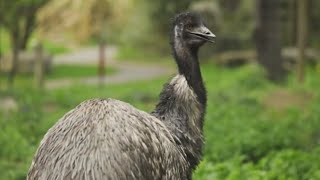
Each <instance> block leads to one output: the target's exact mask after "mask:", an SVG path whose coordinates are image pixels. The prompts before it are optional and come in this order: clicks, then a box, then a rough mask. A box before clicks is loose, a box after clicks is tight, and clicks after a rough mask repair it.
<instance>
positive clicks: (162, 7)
mask: <svg viewBox="0 0 320 180" xmlns="http://www.w3.org/2000/svg"><path fill="white" fill-rule="evenodd" d="M191 2H192V0H184V1H171V0H161V1H152V2H151V1H147V3H150V8H151V17H152V19H153V20H154V21H153V22H154V25H155V26H156V29H157V30H159V32H160V33H162V34H167V33H168V32H169V30H170V29H169V28H170V23H171V22H170V19H172V17H173V16H174V15H175V14H177V13H181V12H184V11H186V10H187V9H188V7H189V5H190V4H191Z"/></svg>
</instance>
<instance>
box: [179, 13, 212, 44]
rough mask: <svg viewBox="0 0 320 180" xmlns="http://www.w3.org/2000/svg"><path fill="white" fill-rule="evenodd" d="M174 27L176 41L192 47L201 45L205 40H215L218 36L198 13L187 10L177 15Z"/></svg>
mask: <svg viewBox="0 0 320 180" xmlns="http://www.w3.org/2000/svg"><path fill="white" fill-rule="evenodd" d="M173 28H174V29H173V36H174V41H179V42H180V43H184V44H186V45H187V46H190V47H200V46H201V45H203V44H204V43H205V42H214V41H213V39H214V38H215V37H216V36H215V35H214V34H213V33H212V32H211V31H210V30H209V29H208V28H207V27H206V25H205V23H204V22H203V20H202V18H201V17H200V15H198V14H196V13H191V12H187V13H181V14H179V15H177V16H176V17H175V19H174V23H173Z"/></svg>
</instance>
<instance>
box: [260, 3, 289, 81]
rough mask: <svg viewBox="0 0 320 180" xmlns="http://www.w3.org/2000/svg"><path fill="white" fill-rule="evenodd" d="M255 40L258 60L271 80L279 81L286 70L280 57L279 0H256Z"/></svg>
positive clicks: (283, 76)
mask: <svg viewBox="0 0 320 180" xmlns="http://www.w3.org/2000/svg"><path fill="white" fill-rule="evenodd" d="M256 2H257V4H256V5H257V7H256V8H257V25H256V30H255V34H254V36H255V41H256V48H257V58H258V62H259V63H260V64H261V65H262V66H263V67H264V68H265V69H266V73H267V77H268V79H270V80H271V81H281V80H283V79H284V78H285V75H286V71H285V69H284V67H283V60H282V57H281V21H280V10H281V9H280V3H281V2H280V1H279V0H257V1H256Z"/></svg>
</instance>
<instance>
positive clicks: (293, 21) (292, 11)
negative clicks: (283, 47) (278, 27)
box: [287, 0, 297, 46]
mask: <svg viewBox="0 0 320 180" xmlns="http://www.w3.org/2000/svg"><path fill="white" fill-rule="evenodd" d="M296 6H297V1H296V0H289V7H288V10H289V13H288V35H287V36H288V43H289V46H295V44H296V38H297V35H296V34H297V13H296V12H297V11H296V9H297V8H296Z"/></svg>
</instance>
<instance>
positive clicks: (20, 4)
mask: <svg viewBox="0 0 320 180" xmlns="http://www.w3.org/2000/svg"><path fill="white" fill-rule="evenodd" d="M48 1H49V0H13V1H8V0H0V26H3V27H4V28H5V29H6V30H7V31H8V33H9V35H10V40H11V48H12V68H11V70H10V72H9V74H8V86H9V87H12V86H13V83H14V77H15V74H16V71H17V66H18V53H19V51H20V50H23V49H25V48H26V46H27V42H28V40H29V38H30V36H31V34H32V32H33V30H34V28H35V25H36V24H35V20H36V13H37V11H38V10H39V9H40V7H42V6H43V5H44V4H45V3H46V2H48Z"/></svg>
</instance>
